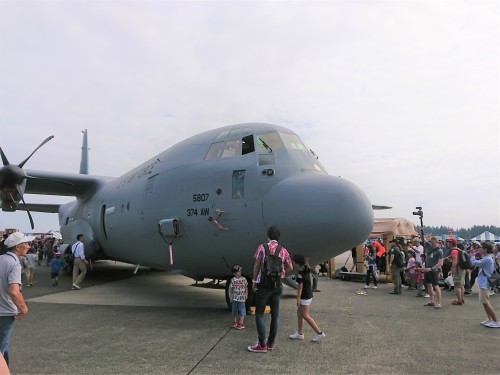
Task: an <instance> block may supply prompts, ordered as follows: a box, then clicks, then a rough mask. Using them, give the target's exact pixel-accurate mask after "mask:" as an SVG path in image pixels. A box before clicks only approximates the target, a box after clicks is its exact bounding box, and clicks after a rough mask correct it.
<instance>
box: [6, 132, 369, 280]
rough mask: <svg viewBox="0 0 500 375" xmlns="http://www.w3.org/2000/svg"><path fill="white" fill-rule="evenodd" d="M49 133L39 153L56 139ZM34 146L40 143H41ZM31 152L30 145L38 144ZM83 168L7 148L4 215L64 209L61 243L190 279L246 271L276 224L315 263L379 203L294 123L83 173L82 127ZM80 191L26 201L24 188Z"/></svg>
mask: <svg viewBox="0 0 500 375" xmlns="http://www.w3.org/2000/svg"><path fill="white" fill-rule="evenodd" d="M51 138H52V137H49V138H47V139H46V140H45V141H44V142H42V144H41V145H40V146H38V148H40V147H41V146H42V145H43V144H44V143H46V142H47V141H49V140H50V139H51ZM38 148H37V149H36V150H38ZM36 150H35V151H36ZM82 150H83V151H82V164H81V165H80V173H78V174H77V173H74V174H72V173H57V172H45V171H34V170H26V171H24V170H23V169H22V168H23V166H24V164H25V163H26V162H27V161H28V159H29V158H30V157H31V156H32V155H33V153H34V152H35V151H34V152H33V153H32V154H31V155H30V156H28V158H27V159H25V160H24V161H23V162H22V163H21V164H19V165H17V166H16V165H12V164H10V163H9V161H8V159H7V157H6V156H5V154H4V152H3V151H2V150H1V149H0V151H1V156H2V161H3V164H4V166H3V167H2V168H1V169H0V199H1V205H2V209H3V210H4V211H16V210H17V209H19V210H26V211H28V215H29V219H30V221H31V224H32V227H33V220H32V218H31V214H30V211H38V212H57V213H58V215H59V223H60V226H61V233H62V236H63V240H64V242H65V243H67V244H71V243H73V242H74V241H75V240H76V235H77V234H79V233H82V234H84V235H85V240H86V243H85V255H86V256H87V257H89V258H91V259H112V260H117V261H121V262H126V263H131V264H134V265H139V264H140V265H142V266H147V267H152V268H156V269H161V270H170V271H176V272H179V273H181V274H184V275H186V276H188V277H191V278H193V279H194V280H197V281H198V280H203V279H204V278H212V279H224V278H226V277H227V276H228V275H230V274H231V266H232V265H234V264H239V265H242V266H243V269H244V273H246V274H247V276H248V275H250V274H251V269H252V265H253V259H252V255H253V253H254V251H255V249H256V247H257V246H258V245H259V243H262V242H263V241H264V240H266V230H267V228H268V227H269V226H271V225H276V226H277V227H278V228H279V229H280V231H281V234H282V235H281V239H280V242H281V243H282V244H283V245H284V246H285V247H286V248H288V249H289V251H290V253H292V254H293V253H302V254H304V255H306V256H308V257H310V260H311V264H318V263H320V262H323V261H324V260H325V259H329V258H330V257H333V256H335V255H338V254H340V253H343V252H345V251H346V250H347V249H350V248H352V247H353V246H356V245H358V244H360V243H362V242H363V241H364V240H365V239H366V238H367V237H368V235H369V234H370V232H371V230H372V227H373V210H372V206H371V203H370V202H369V200H368V198H367V196H366V195H365V193H364V192H363V191H361V189H359V188H358V187H357V186H356V185H354V184H352V183H351V182H349V181H347V180H345V179H342V178H340V177H335V176H330V175H328V173H327V172H326V170H325V168H324V167H323V166H322V165H321V163H320V162H319V160H318V157H317V156H316V155H315V154H314V152H313V151H311V150H310V149H308V148H307V147H306V146H305V145H304V143H303V142H302V141H301V140H300V138H299V137H298V136H297V135H296V134H295V133H294V132H293V131H291V130H289V129H286V128H284V127H281V126H276V125H270V124H262V123H249V124H238V125H232V126H227V127H223V128H219V129H215V130H210V131H207V132H204V133H201V134H198V135H195V136H193V137H191V138H189V139H186V140H184V141H182V142H180V143H178V144H176V145H174V146H172V147H170V148H169V149H167V150H166V151H164V152H162V153H160V154H159V155H157V156H154V157H153V158H152V159H150V160H148V161H146V162H144V163H143V164H141V165H139V166H138V167H136V168H134V169H132V170H131V171H130V172H128V173H126V174H124V175H123V176H121V177H117V178H112V177H99V176H90V175H88V174H87V171H88V163H87V133H86V131H85V132H84V144H83V147H82ZM25 193H29V194H48V195H61V196H75V197H76V201H73V202H70V203H67V204H60V205H56V204H54V205H52V204H27V203H25V201H24V194H25Z"/></svg>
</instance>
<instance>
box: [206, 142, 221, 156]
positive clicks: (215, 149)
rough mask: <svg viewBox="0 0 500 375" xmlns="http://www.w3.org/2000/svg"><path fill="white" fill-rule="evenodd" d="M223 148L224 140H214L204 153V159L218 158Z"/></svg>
mask: <svg viewBox="0 0 500 375" xmlns="http://www.w3.org/2000/svg"><path fill="white" fill-rule="evenodd" d="M223 150H224V142H215V143H212V144H211V145H210V148H209V149H208V152H207V154H206V155H205V160H212V159H217V158H220V156H221V155H222V151H223Z"/></svg>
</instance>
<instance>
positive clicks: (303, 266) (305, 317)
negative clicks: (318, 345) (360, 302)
mask: <svg viewBox="0 0 500 375" xmlns="http://www.w3.org/2000/svg"><path fill="white" fill-rule="evenodd" d="M293 263H294V264H296V265H297V266H299V267H300V269H299V272H298V273H297V283H298V284H299V286H298V288H297V318H298V327H297V330H296V331H295V332H294V333H293V334H291V335H290V336H288V337H290V338H291V339H292V340H304V321H306V322H307V324H309V325H310V326H311V328H312V329H314V332H316V333H315V335H314V336H313V338H312V340H311V341H314V342H319V341H321V339H322V338H324V337H326V334H325V332H323V331H322V330H321V329H319V327H318V325H317V324H316V322H315V321H314V319H313V318H312V317H311V316H310V315H309V306H310V305H311V302H312V299H313V291H312V286H311V268H310V267H309V265H308V264H307V263H306V259H305V257H304V256H303V255H299V254H296V255H294V256H293Z"/></svg>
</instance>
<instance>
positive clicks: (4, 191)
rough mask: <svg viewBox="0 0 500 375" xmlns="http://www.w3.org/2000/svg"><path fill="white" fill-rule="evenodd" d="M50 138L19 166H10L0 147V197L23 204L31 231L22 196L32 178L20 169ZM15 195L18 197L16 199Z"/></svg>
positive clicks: (31, 220)
mask: <svg viewBox="0 0 500 375" xmlns="http://www.w3.org/2000/svg"><path fill="white" fill-rule="evenodd" d="M52 138H54V136H53V135H51V136H50V137H47V138H46V139H45V140H44V141H43V142H42V143H40V145H38V147H37V148H35V150H34V151H33V152H32V153H31V154H30V155H29V156H28V157H27V158H26V159H24V160H23V161H22V162H21V163H19V165H13V164H10V163H9V159H7V156H6V155H5V153H4V152H3V150H2V148H1V147H0V156H1V157H2V162H3V165H4V166H3V167H2V168H0V191H1V192H0V196H2V197H7V198H8V199H9V200H10V202H8V203H17V202H19V201H21V202H22V203H23V205H24V209H25V210H26V212H27V213H28V217H29V219H30V224H31V229H35V224H34V222H33V217H32V216H31V213H30V211H29V210H28V206H27V205H26V202H25V201H24V196H23V194H24V188H25V186H26V179H27V178H32V177H30V176H28V175H27V174H26V172H24V171H23V169H22V168H23V166H24V164H26V162H27V161H28V160H29V159H30V158H31V157H32V156H33V154H34V153H35V152H37V151H38V149H39V148H40V147H42V146H43V145H44V144H45V143H47V142H48V141H50V140H51V139H52ZM58 182H63V181H58ZM13 192H16V193H17V194H16V197H15V196H14V195H13V194H12V193H13ZM17 195H18V196H19V197H17ZM17 198H18V199H17ZM14 207H15V205H14Z"/></svg>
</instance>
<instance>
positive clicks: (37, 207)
mask: <svg viewBox="0 0 500 375" xmlns="http://www.w3.org/2000/svg"><path fill="white" fill-rule="evenodd" d="M59 206H60V204H51V203H26V205H24V204H23V205H20V206H19V207H17V210H18V211H26V208H27V209H28V210H29V211H31V212H50V213H58V212H59Z"/></svg>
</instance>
